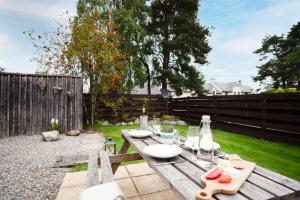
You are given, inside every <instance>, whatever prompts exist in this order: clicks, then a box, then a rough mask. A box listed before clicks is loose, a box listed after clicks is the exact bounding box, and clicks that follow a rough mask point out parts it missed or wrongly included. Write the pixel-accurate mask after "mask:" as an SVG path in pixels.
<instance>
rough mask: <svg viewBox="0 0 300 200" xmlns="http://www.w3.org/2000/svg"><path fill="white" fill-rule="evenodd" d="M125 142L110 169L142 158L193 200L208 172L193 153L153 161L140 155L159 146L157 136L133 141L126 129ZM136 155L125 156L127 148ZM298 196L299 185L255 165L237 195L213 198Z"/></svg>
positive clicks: (186, 152)
mask: <svg viewBox="0 0 300 200" xmlns="http://www.w3.org/2000/svg"><path fill="white" fill-rule="evenodd" d="M122 137H123V138H124V143H123V145H122V147H121V149H120V151H119V152H118V154H117V155H115V156H110V161H111V163H112V170H113V172H115V171H116V170H117V168H118V166H119V164H120V163H121V162H124V161H131V160H139V159H144V160H145V161H146V162H147V163H148V164H149V166H150V167H151V168H153V169H154V171H155V172H156V173H157V174H158V175H159V176H160V177H161V178H162V179H163V180H165V181H166V182H167V183H169V185H170V186H171V188H172V189H173V190H174V191H175V192H176V193H177V194H178V195H179V196H180V197H181V198H182V199H195V196H196V193H197V192H198V191H199V190H201V189H202V188H203V187H204V186H203V185H202V183H201V181H200V177H201V175H202V174H204V173H205V172H206V171H207V170H208V169H207V168H205V167H201V166H199V165H198V164H197V162H196V161H195V160H193V159H191V157H192V152H191V151H190V150H188V149H186V148H182V153H181V154H180V155H179V156H176V157H175V158H172V159H165V160H161V159H159V160H158V159H155V158H152V157H150V156H148V155H145V154H144V153H143V148H144V147H145V146H147V145H152V144H158V143H160V140H159V136H157V135H151V136H149V137H146V138H142V139H137V138H132V137H130V136H129V135H128V134H127V131H126V130H123V131H122ZM131 145H132V146H133V147H134V148H135V149H136V150H137V152H138V153H133V154H127V150H128V149H129V147H130V146H131ZM299 196H300V183H299V182H297V181H295V180H293V179H290V178H288V177H285V176H283V175H280V174H278V173H275V172H273V171H270V170H268V169H265V168H262V167H259V166H256V168H255V170H254V171H253V172H252V173H251V174H250V176H249V177H248V179H247V181H246V182H245V183H244V184H243V186H242V187H241V188H240V190H239V191H238V193H236V194H233V195H225V194H215V195H213V199H222V200H223V199H224V200H237V199H239V200H247V199H255V200H260V199H295V198H296V197H299Z"/></svg>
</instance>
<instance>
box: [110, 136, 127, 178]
mask: <svg viewBox="0 0 300 200" xmlns="http://www.w3.org/2000/svg"><path fill="white" fill-rule="evenodd" d="M123 139H124V143H123V144H122V146H121V149H120V150H119V152H118V154H124V153H127V151H128V149H129V147H130V143H129V142H128V140H127V139H126V138H125V137H123ZM119 166H120V163H113V164H112V165H111V168H112V171H113V174H114V173H115V172H116V171H117V169H118V167H119Z"/></svg>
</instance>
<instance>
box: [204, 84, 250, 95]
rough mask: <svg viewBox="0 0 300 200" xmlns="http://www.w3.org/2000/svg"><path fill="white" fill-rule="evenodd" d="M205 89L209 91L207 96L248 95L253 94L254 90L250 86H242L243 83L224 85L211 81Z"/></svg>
mask: <svg viewBox="0 0 300 200" xmlns="http://www.w3.org/2000/svg"><path fill="white" fill-rule="evenodd" d="M204 88H205V89H206V90H207V93H206V95H208V96H213V95H247V94H252V93H253V91H254V89H253V88H252V87H250V86H245V85H242V82H241V81H236V82H229V83H222V82H215V81H209V82H208V83H206V84H205V86H204Z"/></svg>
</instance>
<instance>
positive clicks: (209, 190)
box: [197, 159, 255, 200]
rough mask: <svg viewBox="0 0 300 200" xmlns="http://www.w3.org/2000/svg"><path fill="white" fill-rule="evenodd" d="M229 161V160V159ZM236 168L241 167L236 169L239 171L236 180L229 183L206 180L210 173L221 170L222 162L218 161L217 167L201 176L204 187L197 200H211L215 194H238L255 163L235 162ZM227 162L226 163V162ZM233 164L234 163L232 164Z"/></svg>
mask: <svg viewBox="0 0 300 200" xmlns="http://www.w3.org/2000/svg"><path fill="white" fill-rule="evenodd" d="M229 160H230V159H229ZM235 161H237V162H236V163H237V164H238V166H242V168H243V169H238V170H239V171H240V174H239V178H238V179H232V181H231V182H230V183H227V184H226V183H219V182H218V179H216V180H207V179H206V178H205V177H206V175H208V174H209V173H211V172H212V171H214V170H215V169H216V167H218V166H221V167H219V169H221V170H222V166H223V163H222V162H224V160H222V159H220V160H219V162H218V166H215V167H213V168H212V169H211V170H209V171H207V172H206V173H205V174H203V175H202V176H201V181H202V183H203V184H204V185H205V186H206V187H205V188H204V189H202V190H201V191H199V192H198V193H197V200H208V199H211V198H212V195H213V194H215V193H224V194H235V193H237V192H238V190H239V189H240V187H241V186H242V185H243V183H244V182H245V181H246V180H247V178H248V176H249V175H250V174H251V172H252V171H253V170H254V168H255V163H253V162H248V161H245V160H235ZM227 162H228V161H227ZM233 163H234V162H233Z"/></svg>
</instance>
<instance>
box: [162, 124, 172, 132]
mask: <svg viewBox="0 0 300 200" xmlns="http://www.w3.org/2000/svg"><path fill="white" fill-rule="evenodd" d="M160 131H161V132H163V133H173V131H174V128H173V126H170V125H162V126H161V127H160Z"/></svg>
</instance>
